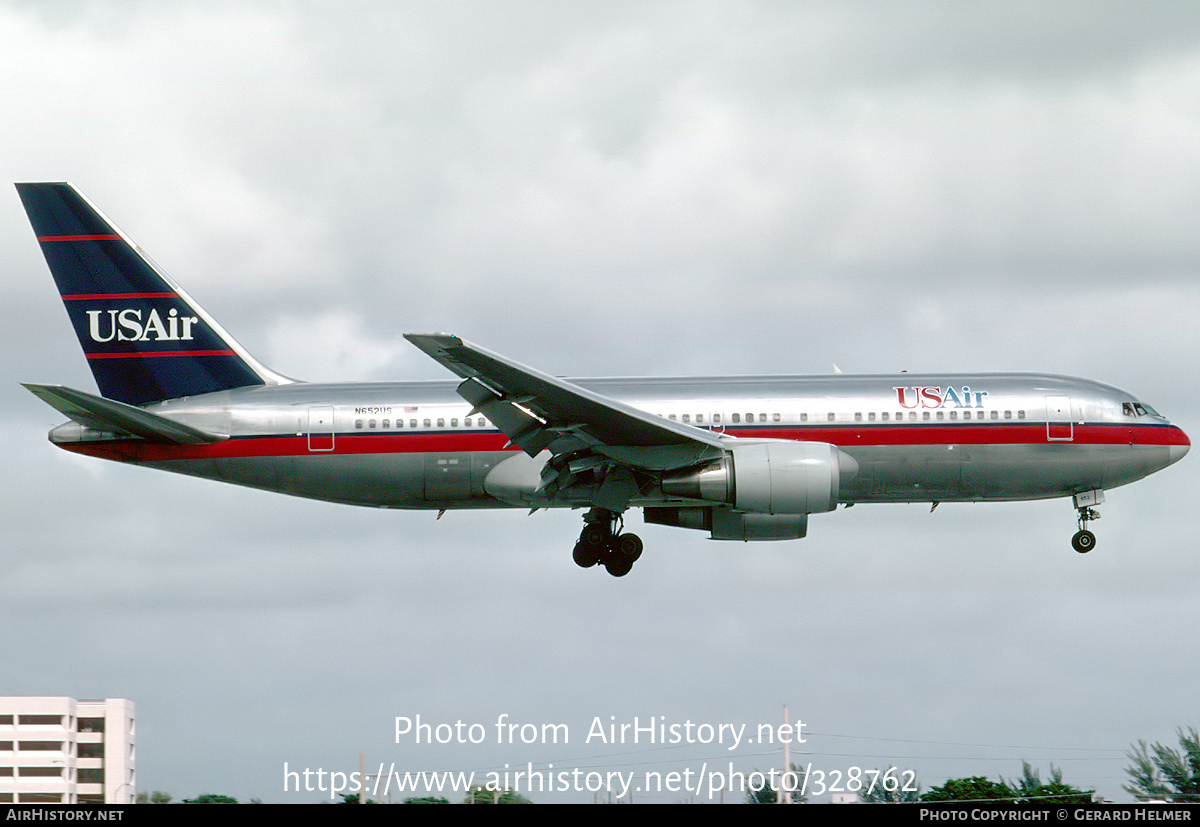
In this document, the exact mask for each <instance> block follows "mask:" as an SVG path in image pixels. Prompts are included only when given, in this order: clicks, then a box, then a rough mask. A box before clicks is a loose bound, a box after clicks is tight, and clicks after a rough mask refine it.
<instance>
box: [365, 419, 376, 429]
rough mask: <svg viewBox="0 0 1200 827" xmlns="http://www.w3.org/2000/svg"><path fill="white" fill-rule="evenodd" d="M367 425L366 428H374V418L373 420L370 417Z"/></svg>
mask: <svg viewBox="0 0 1200 827" xmlns="http://www.w3.org/2000/svg"><path fill="white" fill-rule="evenodd" d="M367 427H368V428H374V427H375V420H374V419H372V420H371V421H370V422H368V423H367Z"/></svg>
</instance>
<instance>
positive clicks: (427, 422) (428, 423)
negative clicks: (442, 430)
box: [422, 419, 433, 428]
mask: <svg viewBox="0 0 1200 827" xmlns="http://www.w3.org/2000/svg"><path fill="white" fill-rule="evenodd" d="M422 424H423V425H424V426H425V427H426V428H428V427H430V426H431V425H433V423H432V422H430V421H429V420H428V419H426V420H425V421H424V422H423V423H422Z"/></svg>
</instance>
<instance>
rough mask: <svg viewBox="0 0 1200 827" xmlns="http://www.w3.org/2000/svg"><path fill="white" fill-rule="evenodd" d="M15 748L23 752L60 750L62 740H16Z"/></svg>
mask: <svg viewBox="0 0 1200 827" xmlns="http://www.w3.org/2000/svg"><path fill="white" fill-rule="evenodd" d="M81 731H82V730H81ZM17 749H19V750H21V751H23V752H61V751H62V741H18V742H17Z"/></svg>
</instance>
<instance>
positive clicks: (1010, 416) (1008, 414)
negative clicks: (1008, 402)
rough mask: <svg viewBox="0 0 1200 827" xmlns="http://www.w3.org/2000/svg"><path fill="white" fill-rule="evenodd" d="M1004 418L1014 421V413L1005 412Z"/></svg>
mask: <svg viewBox="0 0 1200 827" xmlns="http://www.w3.org/2000/svg"><path fill="white" fill-rule="evenodd" d="M1004 418H1005V419H1012V411H1005V412H1004Z"/></svg>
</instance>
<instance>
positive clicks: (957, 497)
mask: <svg viewBox="0 0 1200 827" xmlns="http://www.w3.org/2000/svg"><path fill="white" fill-rule="evenodd" d="M571 381H572V382H574V383H575V384H577V385H580V386H582V387H584V388H587V389H589V390H592V391H594V392H596V393H599V394H603V395H604V396H605V397H608V398H612V399H616V400H620V401H622V402H625V403H627V404H629V405H632V406H634V407H636V408H639V409H641V410H644V411H647V412H650V413H652V414H655V415H657V416H662V417H666V418H670V419H673V420H674V421H676V422H679V423H685V424H687V425H689V426H691V427H696V428H703V429H706V430H709V431H714V432H717V433H719V434H721V435H723V437H725V438H727V439H729V440H735V439H741V440H745V439H771V440H796V441H806V442H821V443H830V444H832V445H835V446H837V447H838V448H839V449H840V450H841V451H842V452H844V453H845V454H846V455H849V456H850V457H851V458H853V460H854V463H856V464H857V471H856V472H855V473H853V474H852V475H843V477H842V479H841V481H840V485H839V488H838V493H837V498H838V500H839V501H840V502H842V503H868V502H953V501H987V500H1029V499H1042V498H1047V497H1062V496H1070V495H1073V494H1078V493H1080V492H1084V491H1091V490H1095V489H1109V488H1115V487H1117V486H1120V485H1124V484H1126V483H1129V482H1133V481H1135V480H1138V479H1141V478H1142V477H1145V476H1147V475H1148V474H1151V473H1153V472H1155V471H1158V470H1160V469H1162V468H1165V467H1166V466H1167V465H1170V464H1171V463H1172V462H1175V461H1177V460H1178V459H1180V458H1181V457H1182V456H1183V455H1184V454H1185V453H1186V452H1187V450H1188V446H1189V444H1190V443H1189V442H1188V438H1187V436H1186V435H1185V434H1184V433H1183V431H1182V430H1180V429H1179V428H1178V427H1176V426H1174V425H1172V424H1171V423H1170V422H1169V421H1168V420H1167V419H1165V418H1164V417H1162V416H1159V415H1157V414H1156V413H1154V412H1153V409H1149V411H1147V410H1146V409H1145V408H1144V406H1142V405H1141V404H1140V403H1138V402H1137V400H1136V398H1135V397H1133V396H1132V395H1131V394H1128V393H1126V392H1124V391H1121V390H1119V389H1117V388H1113V387H1110V386H1108V385H1103V384H1100V383H1097V382H1092V381H1088V380H1084V379H1076V378H1070V377H1064V376H1052V375H1044V374H944V375H924V376H920V375H913V374H899V375H872V376H842V375H838V376H820V377H811V376H810V377H804V376H779V377H734V378H711V377H709V378H662V379H649V378H647V379H625V378H605V379H575V380H571ZM455 387H456V383H455V382H398V383H369V384H368V383H364V384H336V385H334V384H330V385H323V384H306V383H295V384H285V385H275V386H263V387H253V388H242V389H237V390H230V391H223V392H219V393H211V394H205V395H203V396H194V397H190V398H182V399H172V400H168V401H166V402H162V403H159V404H155V405H149V406H146V410H148V411H152V412H155V413H158V414H160V415H162V416H165V417H168V418H170V419H173V420H176V421H178V422H181V423H184V424H186V425H190V426H193V427H195V428H199V429H201V430H203V431H207V432H210V433H217V434H223V435H228V436H229V439H227V440H224V441H221V442H217V443H215V444H211V445H176V444H155V443H152V442H147V441H144V440H139V439H129V438H119V437H115V436H113V435H111V434H105V433H103V432H98V431H93V430H89V429H88V428H84V427H81V426H80V425H78V424H74V423H68V424H66V425H63V426H60V427H58V428H56V429H54V430H53V431H52V432H51V439H52V441H54V442H55V443H56V444H58V445H60V446H61V447H63V448H65V449H67V450H71V451H75V452H78V453H83V454H89V455H93V456H99V457H103V458H107V459H112V460H116V461H120V462H129V463H136V464H142V465H147V466H151V467H155V468H161V469H164V470H168V471H173V472H177V473H183V474H190V475H194V476H198V477H204V478H208V479H214V480H220V481H223V482H230V483H236V484H239V485H245V486H251V487H254V488H261V489H266V490H270V491H278V492H282V493H286V494H292V495H296V496H300V497H309V498H313V499H318V500H327V501H332V502H339V503H348V504H354V505H364V506H374V507H380V508H410V509H421V508H434V509H452V508H489V507H516V506H519V507H525V508H528V507H531V506H533V507H536V506H580V505H586V504H588V502H589V501H590V499H589V496H590V492H589V491H588V490H586V489H580V488H578V487H577V488H576V489H572V490H569V491H567V492H560V493H559V494H558V496H556V497H555V498H554V499H547V498H546V497H545V495H544V494H539V493H538V492H537V491H533V490H529V488H522V487H521V486H519V485H517V486H514V485H512V484H510V483H509V482H507V480H510V479H512V478H514V475H513V473H512V471H513V470H514V469H515V470H516V471H517V472H519V473H517V474H516V477H519V478H528V476H529V471H528V469H527V468H526V466H529V465H530V464H531V463H532V464H533V465H534V466H536V465H537V464H538V460H537V459H536V458H529V457H527V456H525V455H524V454H523V453H522V452H521V451H519V450H518V449H517V448H515V447H514V446H511V445H509V444H508V438H507V437H505V435H504V434H502V433H500V432H499V431H498V430H497V429H496V428H495V427H494V426H493V425H492V424H491V423H490V422H486V421H485V420H484V419H483V418H482V417H480V416H479V415H478V414H472V413H471V411H470V405H469V404H468V403H466V402H464V401H463V399H462V398H460V397H459V396H458V395H457V394H456V392H455ZM1135 405H1136V407H1134V406H1135ZM1139 411H1140V412H1139ZM506 465H507V466H509V468H508V471H506V470H505V466H506ZM518 466H520V467H518ZM498 469H499V470H498ZM534 470H536V467H535V469H534ZM695 504H697V502H696V501H695V500H691V499H688V498H686V497H680V496H678V495H674V496H669V495H667V494H665V493H664V492H663V489H662V486H661V485H658V486H648V487H646V488H644V489H643V490H642V491H640V492H639V493H638V495H637V496H636V497H635V498H634V499H633V500H632V501H631V502H630V505H633V506H663V505H695Z"/></svg>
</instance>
